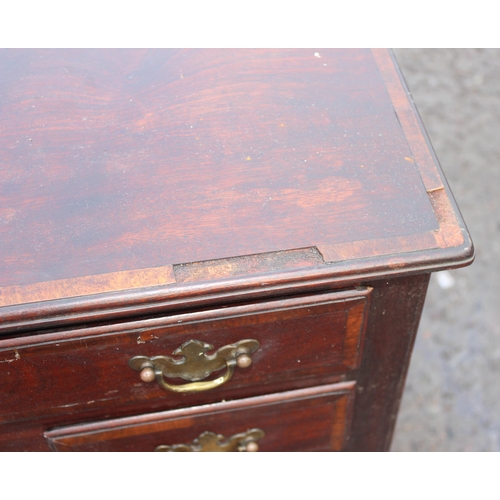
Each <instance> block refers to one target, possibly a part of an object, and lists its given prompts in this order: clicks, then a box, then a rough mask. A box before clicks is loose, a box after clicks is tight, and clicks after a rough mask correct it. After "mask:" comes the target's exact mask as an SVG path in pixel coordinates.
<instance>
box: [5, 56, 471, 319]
mask: <svg viewBox="0 0 500 500" xmlns="http://www.w3.org/2000/svg"><path fill="white" fill-rule="evenodd" d="M316 54H319V57H318V55H316ZM0 64H1V65H2V68H3V71H2V76H1V79H0V88H1V89H2V92H3V94H2V95H4V96H5V99H4V103H3V107H2V115H1V118H0V146H1V147H2V159H1V164H0V168H2V172H3V175H2V176H0V183H1V185H0V190H1V192H2V197H3V198H2V200H3V203H2V207H3V208H2V214H1V217H2V220H3V221H4V222H5V224H2V226H1V227H0V237H1V238H2V241H3V244H2V246H1V247H0V262H3V263H4V268H3V270H1V271H0V300H1V301H2V302H1V303H2V304H3V305H11V304H12V305H13V304H19V305H22V304H26V303H30V302H33V301H35V302H40V301H44V300H53V299H60V298H64V297H77V296H86V295H92V294H96V293H107V292H111V291H114V290H126V289H132V288H136V287H151V286H152V285H165V284H169V283H173V280H172V278H171V276H169V277H168V278H165V277H162V278H161V279H158V278H154V279H151V277H149V275H148V273H151V272H152V271H147V272H146V273H144V272H143V271H141V270H142V269H146V270H148V269H151V268H155V267H158V266H160V267H163V268H165V269H168V268H169V266H171V265H179V264H183V263H187V264H189V263H193V262H199V261H210V260H213V259H218V260H220V259H227V258H239V257H241V256H245V255H259V254H266V253H267V254H269V253H270V252H282V251H288V250H294V249H300V248H305V247H307V248H310V247H317V248H318V250H319V252H320V253H321V254H323V257H324V258H325V261H328V262H329V261H333V262H335V261H339V260H344V259H345V255H346V254H347V255H349V256H351V258H353V257H355V258H358V259H361V258H369V257H380V256H386V255H394V254H395V250H394V248H395V247H397V248H398V251H396V253H399V254H400V253H405V254H409V256H408V260H406V259H403V261H401V262H400V266H399V267H400V268H402V269H405V268H407V267H408V265H410V264H411V263H412V262H414V261H415V260H417V261H418V260H419V259H421V258H422V256H421V255H418V254H417V253H415V252H416V251H422V250H435V249H438V248H439V247H445V248H448V247H450V246H451V247H452V248H454V249H455V254H456V255H457V254H458V255H459V259H461V260H462V261H463V260H464V259H465V260H467V259H469V260H470V256H471V245H470V242H468V239H467V241H466V238H465V237H464V238H463V240H462V241H460V240H458V239H455V240H454V241H449V242H448V243H446V242H445V243H444V244H443V240H442V238H441V239H439V238H438V240H439V241H436V235H439V233H440V223H439V220H437V219H436V217H435V215H434V211H433V205H432V203H430V200H429V197H428V194H427V192H426V189H425V188H424V184H422V181H421V178H420V175H421V172H422V170H421V169H422V168H424V170H425V171H426V172H428V171H430V170H432V169H434V170H433V172H434V173H433V174H432V175H433V176H434V177H433V178H436V175H437V176H439V172H438V171H437V170H436V167H435V166H432V167H430V166H429V163H431V164H432V165H434V162H433V158H432V156H431V154H430V153H429V151H428V149H426V148H425V147H424V146H423V145H422V144H423V143H422V139H421V134H420V135H418V134H417V133H416V131H418V130H420V129H419V127H418V122H415V121H414V120H413V121H411V118H410V119H409V118H408V117H407V115H408V111H410V112H411V111H412V108H411V104H410V103H409V100H408V99H407V97H406V95H405V94H404V89H403V87H402V86H401V83H400V81H399V79H398V78H397V73H395V70H394V67H393V65H392V62H391V59H390V57H388V55H387V53H385V52H380V51H375V52H373V53H372V52H371V51H369V50H347V51H346V50H323V51H321V53H319V52H316V53H315V52H314V51H312V50H308V49H300V50H298V49H297V50H291V49H289V50H283V49H276V50H264V49H259V50H239V51H230V50H163V51H162V50H157V51H149V50H108V51H104V50H101V51H98V50H41V49H40V50H24V51H23V50H5V51H2V52H0ZM388 88H389V91H388V90H387V89H388ZM401 89H403V93H402V90H401ZM391 99H392V100H391ZM393 106H395V107H396V108H399V114H398V116H396V114H395V113H394V108H393ZM410 114H411V113H410ZM399 115H401V116H399ZM411 116H412V115H411ZM405 117H406V118H405ZM398 118H399V120H398ZM402 118H404V120H403V122H401V119H402ZM400 122H401V123H403V127H401V124H400ZM407 123H410V125H407ZM414 143H416V144H417V149H416V151H417V153H418V154H417V157H418V159H417V162H418V163H416V161H415V160H416V158H414V157H413V153H412V148H413V149H415V146H414ZM424 143H425V140H424ZM420 165H422V167H421V166H420ZM436 172H437V174H436ZM442 186H443V183H440V184H439V186H438V185H437V184H436V183H433V184H432V189H437V188H438V187H439V188H440V187H442ZM450 213H452V214H453V210H452V211H451V212H450ZM450 220H451V223H452V224H453V225H454V230H455V232H457V231H458V232H463V224H462V223H461V222H460V218H459V217H455V219H454V220H453V219H450ZM292 228H293V229H292ZM353 236H354V238H353ZM371 242H373V243H371ZM345 245H347V246H346V247H345V248H344V246H345ZM398 258H402V257H398ZM455 258H456V257H455ZM258 259H259V258H257V260H258ZM263 259H264V258H263ZM383 263H385V265H389V267H390V266H391V260H390V259H389V260H387V259H385V260H382V261H380V262H379V265H381V264H383ZM297 264H298V266H299V267H300V263H297ZM316 265H317V267H320V268H321V267H323V268H324V264H323V263H322V262H317V263H316ZM214 266H215V267H216V268H218V269H221V267H222V268H224V269H226V273H225V274H224V273H222V275H221V273H220V272H217V271H216V272H214V271H213V270H212V269H210V268H207V267H205V273H204V274H201V275H200V274H199V273H198V274H197V275H192V276H196V279H198V280H202V281H203V280H207V279H209V280H210V279H211V280H214V279H218V278H220V277H225V276H231V275H232V274H231V273H230V272H229V274H228V272H227V268H228V267H230V266H231V263H230V262H228V263H225V264H219V263H217V264H214ZM262 267H265V266H262V265H260V264H257V266H256V268H257V269H259V268H262ZM292 267H293V266H292ZM296 267H297V266H295V268H296ZM287 268H290V267H289V266H288V265H285V266H277V267H275V268H274V269H273V271H281V270H283V269H287ZM366 268H367V267H366V266H365V269H366ZM324 270H325V269H324ZM123 272H126V273H129V274H126V273H125V274H123ZM120 273H122V274H120ZM130 273H131V274H130ZM103 274H104V275H105V276H115V275H116V276H120V279H118V280H114V279H113V280H111V281H112V282H111V283H109V281H110V280H109V279H106V277H105V276H103V277H102V278H98V277H96V275H97V276H98V275H103ZM127 280H128V281H127ZM189 281H192V278H191V279H190V280H189ZM181 282H182V281H181ZM138 297H140V295H138ZM61 306H64V304H61ZM35 307H36V306H35ZM44 312H45V311H40V308H38V313H39V314H40V313H42V314H43V313H44Z"/></svg>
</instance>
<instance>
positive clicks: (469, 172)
mask: <svg viewBox="0 0 500 500" xmlns="http://www.w3.org/2000/svg"><path fill="white" fill-rule="evenodd" d="M394 54H395V56H396V58H397V60H398V62H399V65H400V67H401V70H402V72H403V74H404V76H405V79H406V82H407V84H408V86H409V88H410V90H411V92H412V95H413V98H414V100H415V103H416V105H417V108H418V110H419V112H420V115H421V117H422V120H423V122H424V124H425V126H426V128H427V132H428V134H429V137H430V139H431V142H432V143H433V146H434V149H435V151H436V153H437V156H438V158H439V160H440V163H441V166H442V168H443V170H444V172H445V175H446V177H447V179H448V182H449V184H450V186H451V189H452V191H453V193H454V195H455V199H456V201H457V203H458V206H459V207H460V209H461V212H462V215H463V217H464V219H465V222H466V224H467V226H468V228H469V231H470V233H471V236H472V239H473V241H474V246H475V249H476V260H475V262H474V263H473V264H472V266H470V267H467V268H462V269H458V270H452V271H449V272H444V273H436V274H434V275H433V276H432V278H431V283H430V286H429V292H428V295H427V300H426V304H425V307H424V313H423V316H422V320H421V323H420V328H419V333H418V336H417V340H416V344H415V349H414V353H413V356H412V361H411V364H410V369H409V373H408V378H407V381H406V389H405V393H404V396H403V401H402V404H401V408H400V413H399V417H398V421H397V425H396V431H395V434H394V439H393V444H392V451H499V450H500V300H499V299H500V280H499V276H500V270H499V266H498V263H499V257H500V238H499V233H500V182H499V181H500V165H499V159H500V137H499V136H500V49H394Z"/></svg>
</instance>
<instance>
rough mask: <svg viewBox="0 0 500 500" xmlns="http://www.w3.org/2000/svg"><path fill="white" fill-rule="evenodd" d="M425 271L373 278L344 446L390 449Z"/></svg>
mask: <svg viewBox="0 0 500 500" xmlns="http://www.w3.org/2000/svg"><path fill="white" fill-rule="evenodd" d="M429 277H430V275H429V274H424V275H418V276H411V277H406V278H399V279H395V280H391V281H380V282H372V283H370V286H373V295H372V301H371V308H370V316H371V321H370V322H369V324H368V328H367V332H366V339H365V346H364V356H363V363H362V365H361V368H360V372H359V377H358V384H357V394H356V398H355V402H354V410H353V412H354V413H353V422H352V432H351V439H350V442H349V451H386V450H389V448H390V444H391V439H392V433H393V431H394V426H395V423H396V418H397V412H398V409H399V404H400V401H401V397H402V394H403V389H404V384H405V379H406V373H407V371H408V366H409V363H410V357H411V351H412V349H413V344H414V341H415V335H416V333H417V329H418V324H419V321H420V316H421V313H422V308H423V306H424V301H425V295H426V292H427V285H428V283H429Z"/></svg>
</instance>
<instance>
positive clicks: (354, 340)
mask: <svg viewBox="0 0 500 500" xmlns="http://www.w3.org/2000/svg"><path fill="white" fill-rule="evenodd" d="M371 291H372V290H371V289H370V288H365V289H363V290H361V289H360V290H347V291H343V292H336V293H326V294H318V295H314V296H306V297H300V298H294V299H285V300H274V301H268V302H259V303H258V304H249V305H242V306H237V307H226V308H221V309H215V310H208V311H203V312H198V313H187V314H182V315H181V314H179V315H172V316H169V317H160V318H156V319H149V320H142V321H136V322H124V323H120V324H110V325H106V326H101V327H94V328H83V329H77V330H72V331H69V332H67V331H63V332H58V333H52V334H45V335H35V336H29V337H24V338H14V339H11V340H0V379H1V380H2V381H3V383H2V390H1V391H0V424H2V423H9V422H14V421H19V420H22V419H30V418H34V417H37V418H42V417H46V416H49V415H54V416H56V415H61V416H62V415H64V417H65V418H68V416H70V415H75V416H78V415H82V414H84V413H87V412H89V411H94V412H95V411H97V410H101V411H106V412H109V411H113V409H114V408H116V407H117V406H120V407H122V408H127V411H132V412H135V411H137V409H141V408H144V407H145V405H148V406H149V408H152V407H155V406H160V407H162V408H163V409H166V408H178V407H180V406H185V405H199V404H205V403H209V402H211V401H212V400H213V398H216V399H217V400H220V399H231V398H235V397H241V396H242V395H256V394H259V393H261V392H262V391H268V390H269V389H270V387H272V388H273V390H287V389H291V388H295V387H297V386H296V385H295V384H296V383H297V381H303V380H307V379H308V380H310V381H318V382H320V381H324V380H327V378H328V377H334V378H335V376H338V375H340V374H344V373H346V372H350V371H353V370H355V369H356V368H358V367H359V365H360V362H361V359H362V349H363V339H364V331H365V329H366V325H367V323H368V310H369V304H370V300H369V299H370V294H371ZM243 339H255V340H257V341H258V342H259V344H260V346H259V348H258V349H257V351H256V352H255V353H253V354H252V364H251V366H249V367H248V368H244V369H239V368H237V369H236V370H235V373H234V375H233V377H232V378H231V379H230V380H229V381H228V382H226V383H225V384H224V385H223V386H221V387H219V388H217V389H216V390H211V391H206V392H200V393H194V394H187V395H186V394H176V393H173V392H169V391H166V390H165V389H163V388H161V387H160V386H159V385H158V384H157V383H156V381H155V382H151V383H145V382H143V381H141V379H140V376H139V373H138V372H137V371H135V370H132V369H131V368H130V367H129V365H128V363H129V360H130V359H132V358H133V357H135V356H148V357H153V356H172V357H173V358H174V359H176V360H181V356H175V355H173V352H174V351H175V350H176V349H177V348H178V347H180V346H181V345H182V344H184V343H185V342H187V341H188V340H198V341H201V342H205V343H208V344H211V345H213V346H214V349H213V351H215V350H217V349H219V348H221V347H223V346H225V345H229V344H233V343H235V342H238V341H240V340H243ZM221 374H222V373H221V372H215V373H214V374H213V375H212V376H209V377H208V379H209V380H210V379H214V378H216V377H217V376H220V375H221ZM332 380H333V379H332ZM168 382H169V383H171V384H174V385H179V384H182V383H186V381H184V380H182V379H180V378H172V379H168ZM299 383H300V382H299Z"/></svg>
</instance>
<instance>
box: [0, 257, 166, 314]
mask: <svg viewBox="0 0 500 500" xmlns="http://www.w3.org/2000/svg"><path fill="white" fill-rule="evenodd" d="M171 283H175V277H174V270H173V268H172V266H163V267H156V268H152V269H151V268H150V269H137V270H134V271H119V272H116V273H107V274H98V275H96V276H82V277H80V278H69V279H64V280H54V281H52V282H51V283H50V287H48V286H47V285H46V283H33V284H31V285H24V286H23V285H12V286H6V287H0V307H1V306H8V305H12V304H28V303H30V302H43V301H47V300H56V299H61V298H66V297H81V296H85V295H92V294H97V293H109V292H116V291H118V290H119V291H124V290H130V289H133V288H143V287H150V286H158V285H168V284H171Z"/></svg>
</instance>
